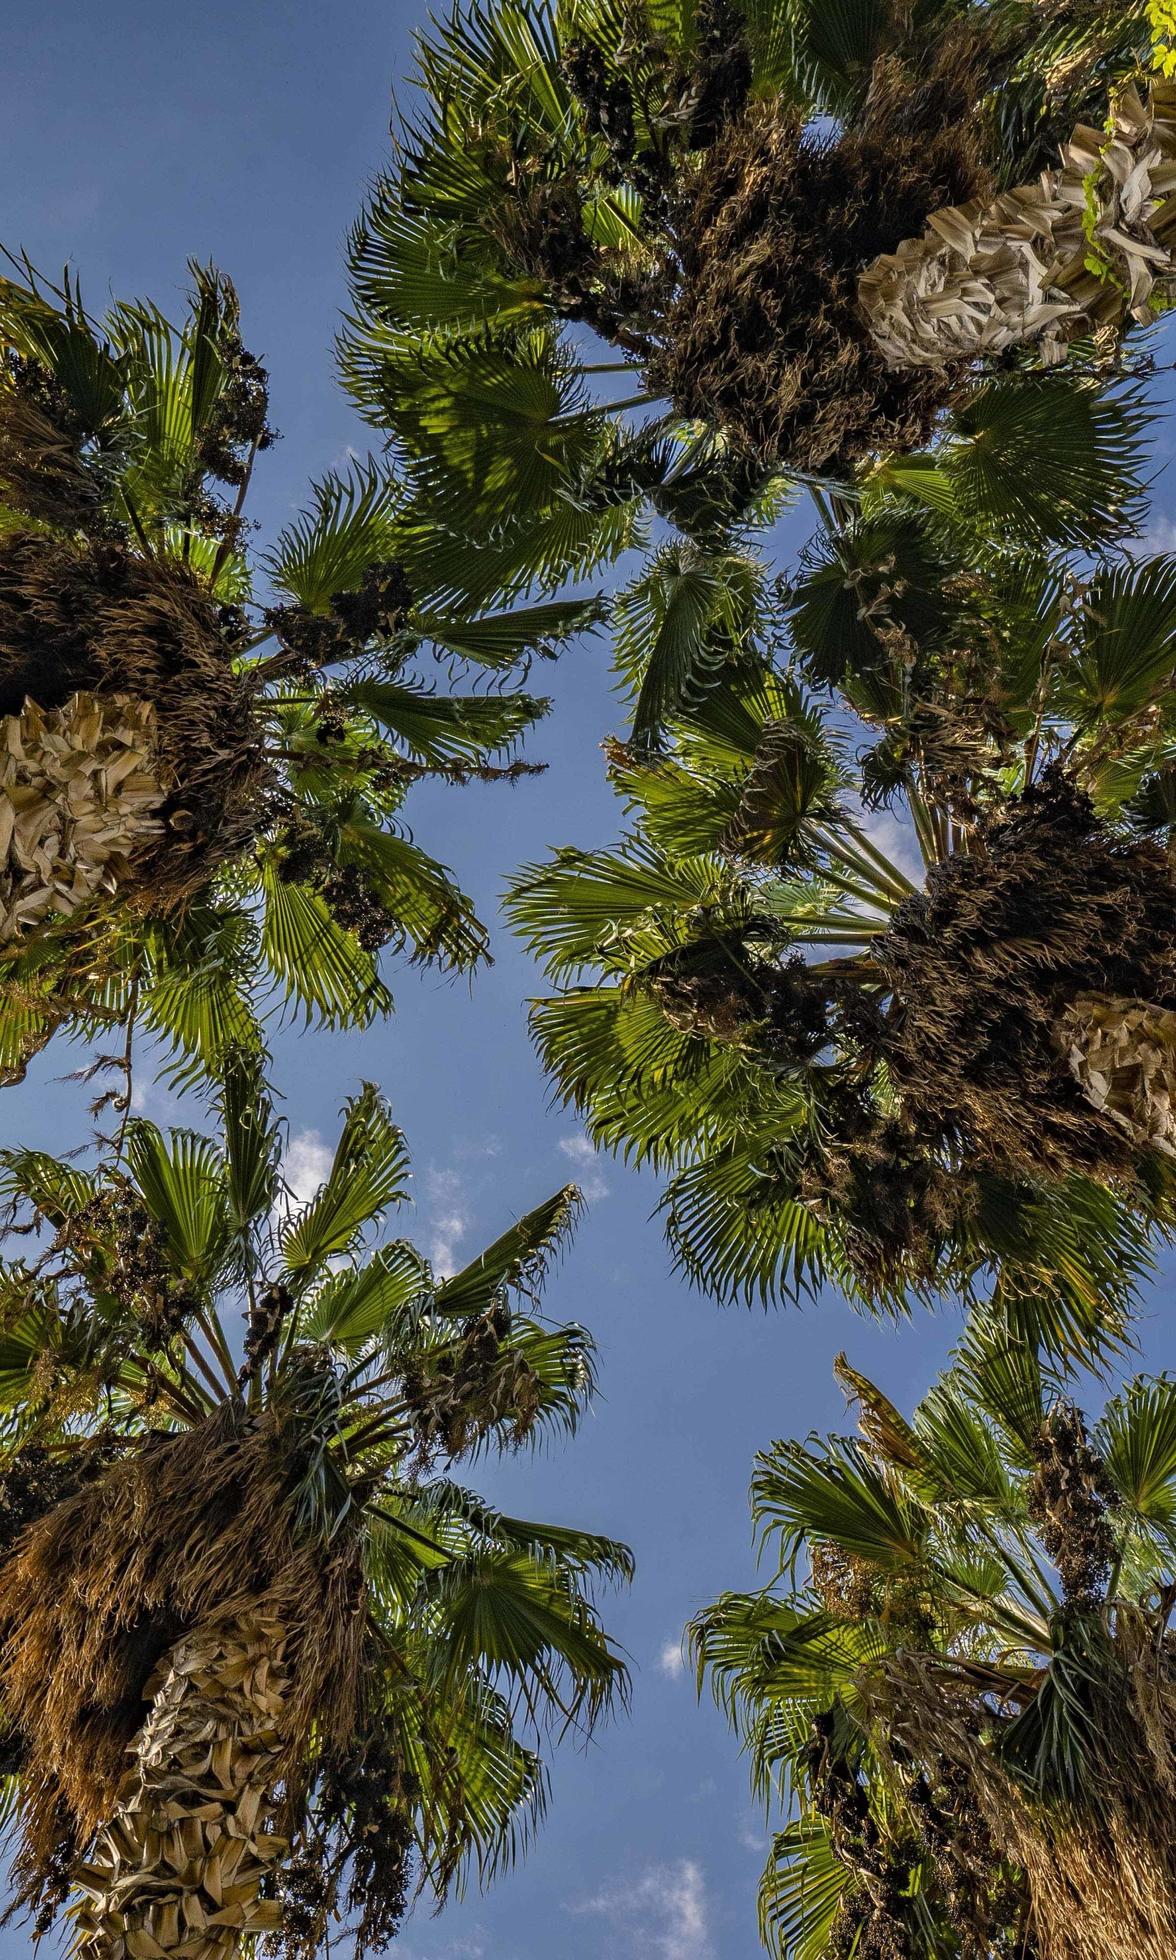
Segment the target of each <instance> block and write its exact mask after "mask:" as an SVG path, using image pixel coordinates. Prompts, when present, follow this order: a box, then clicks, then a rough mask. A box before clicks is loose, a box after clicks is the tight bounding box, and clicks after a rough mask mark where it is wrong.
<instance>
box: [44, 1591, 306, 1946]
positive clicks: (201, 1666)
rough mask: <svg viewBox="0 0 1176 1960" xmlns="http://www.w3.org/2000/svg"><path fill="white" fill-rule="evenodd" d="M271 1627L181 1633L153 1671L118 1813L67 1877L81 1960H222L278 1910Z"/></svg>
mask: <svg viewBox="0 0 1176 1960" xmlns="http://www.w3.org/2000/svg"><path fill="white" fill-rule="evenodd" d="M286 1641H287V1635H286V1631H285V1629H284V1627H283V1626H282V1625H281V1624H280V1622H278V1621H275V1620H269V1619H265V1618H263V1617H262V1616H260V1615H254V1614H250V1615H245V1616H242V1617H240V1618H238V1619H235V1620H230V1621H227V1622H225V1623H223V1624H221V1625H219V1626H216V1627H212V1628H204V1629H201V1630H200V1631H198V1632H196V1633H193V1634H189V1635H187V1636H186V1637H185V1638H184V1639H183V1640H181V1641H180V1642H179V1643H178V1644H177V1645H176V1646H175V1647H174V1648H173V1649H172V1651H171V1653H170V1654H169V1655H168V1656H167V1658H166V1659H165V1660H164V1661H163V1663H162V1664H161V1666H160V1668H159V1669H158V1671H157V1672H156V1674H155V1675H154V1676H153V1679H152V1682H151V1684H150V1690H151V1692H152V1693H153V1697H154V1698H153V1701H152V1706H151V1712H150V1714H149V1715H148V1717H147V1720H146V1721H145V1722H144V1724H143V1727H142V1729H141V1730H140V1732H139V1737H138V1740H137V1742H136V1743H135V1745H134V1764H133V1767H132V1768H131V1769H130V1770H129V1772H128V1773H127V1776H126V1778H125V1780H124V1783H123V1786H122V1788H121V1790H120V1792H119V1799H120V1801H119V1809H118V1812H117V1814H116V1815H115V1816H114V1817H113V1818H112V1819H111V1821H110V1822H109V1823H108V1824H107V1825H105V1826H104V1827H103V1829H102V1830H101V1831H100V1832H99V1834H98V1839H97V1843H96V1845H95V1847H94V1851H93V1853H92V1856H91V1858H90V1860H89V1862H88V1863H87V1864H85V1865H84V1866H82V1867H81V1868H80V1869H79V1870H78V1872H77V1873H76V1875H75V1881H74V1882H75V1885H76V1888H77V1891H78V1892H79V1893H80V1895H81V1898H80V1902H79V1903H78V1904H77V1905H76V1906H75V1908H74V1916H75V1921H76V1927H77V1940H76V1946H75V1949H74V1951H75V1953H76V1954H77V1955H78V1956H81V1960H165V1956H166V1960H172V1956H182V1960H230V1956H232V1955H235V1954H237V1953H238V1952H239V1951H240V1942H241V1941H242V1939H243V1938H245V1937H246V1936H247V1935H250V1934H257V1933H260V1932H264V1931H270V1930H272V1929H273V1928H274V1927H275V1926H276V1925H277V1924H278V1921H279V1917H280V1907H279V1906H278V1904H277V1902H276V1901H274V1900H266V1899H263V1898H262V1889H263V1883H264V1881H265V1879H266V1878H267V1876H268V1875H269V1874H270V1873H271V1872H272V1871H273V1869H274V1867H275V1865H276V1864H277V1863H278V1861H279V1860H280V1859H281V1858H282V1857H283V1856H284V1855H285V1853H286V1850H287V1848H288V1847H287V1843H286V1840H285V1839H284V1838H281V1837H278V1836H276V1835H275V1834H274V1833H273V1831H272V1830H271V1828H270V1826H271V1824H272V1821H273V1790H274V1784H275V1781H276V1778H277V1773H278V1770H277V1765H278V1761H279V1757H280V1754H281V1737H280V1734H279V1730H280V1723H281V1715H282V1709H283V1704H284V1701H285V1696H286V1692H287V1689H288V1685H289V1677H288V1673H287V1670H286V1667H285V1648H286Z"/></svg>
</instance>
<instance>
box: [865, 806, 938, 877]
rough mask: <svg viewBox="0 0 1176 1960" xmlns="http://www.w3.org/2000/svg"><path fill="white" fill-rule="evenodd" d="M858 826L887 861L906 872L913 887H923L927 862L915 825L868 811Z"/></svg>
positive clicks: (883, 811) (886, 813)
mask: <svg viewBox="0 0 1176 1960" xmlns="http://www.w3.org/2000/svg"><path fill="white" fill-rule="evenodd" d="M858 822H859V823H860V824H861V827H862V829H863V830H864V831H865V833H866V836H867V837H868V838H869V840H870V842H871V844H872V845H873V846H874V849H875V850H876V851H881V853H882V855H883V857H886V858H889V859H890V862H891V864H894V865H897V866H898V869H899V870H900V871H902V872H905V874H906V876H907V877H908V878H909V879H910V880H911V882H912V884H916V885H921V884H922V882H923V860H922V858H921V857H920V856H919V844H918V839H917V838H916V836H915V832H914V826H913V825H912V824H909V823H901V822H900V821H899V819H898V818H897V817H894V816H891V814H890V812H889V811H888V810H870V811H867V812H865V813H863V815H862V816H860V817H859V818H858Z"/></svg>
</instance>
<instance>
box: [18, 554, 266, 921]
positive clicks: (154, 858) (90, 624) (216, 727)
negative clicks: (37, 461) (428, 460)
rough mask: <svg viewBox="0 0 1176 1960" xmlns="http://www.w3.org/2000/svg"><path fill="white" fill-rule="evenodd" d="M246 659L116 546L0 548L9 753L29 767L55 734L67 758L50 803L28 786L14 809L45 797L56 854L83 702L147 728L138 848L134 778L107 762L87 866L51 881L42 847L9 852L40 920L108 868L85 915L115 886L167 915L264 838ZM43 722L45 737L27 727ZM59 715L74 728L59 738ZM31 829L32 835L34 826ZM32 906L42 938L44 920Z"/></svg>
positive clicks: (194, 593)
mask: <svg viewBox="0 0 1176 1960" xmlns="http://www.w3.org/2000/svg"><path fill="white" fill-rule="evenodd" d="M234 650H235V649H234V644H233V640H232V636H231V634H229V635H226V631H225V626H224V621H223V619H222V612H221V609H220V608H219V607H218V606H217V605H216V604H215V603H214V602H213V600H212V599H210V597H209V596H208V594H207V592H206V591H205V590H204V588H203V587H202V586H201V584H200V582H199V581H198V580H197V579H196V578H195V577H194V576H193V575H192V574H191V573H189V572H188V571H187V570H186V568H185V567H183V566H182V565H178V564H175V563H171V562H169V563H163V562H160V561H158V560H154V559H148V558H144V557H141V556H139V555H136V554H134V553H132V552H130V551H129V550H127V549H126V547H125V546H123V545H121V544H119V543H118V542H116V541H112V540H109V539H108V540H103V541H97V542H93V541H76V540H75V541H68V542H67V541H64V540H61V539H59V538H55V537H52V536H49V535H47V534H44V533H41V532H34V531H25V532H13V533H10V534H8V535H6V536H4V537H2V538H0V716H4V717H6V718H7V724H6V725H7V736H6V741H7V747H8V749H9V750H10V752H11V755H12V756H13V757H15V758H17V760H19V757H20V756H22V755H24V756H25V757H26V760H27V761H28V763H29V766H30V767H33V766H34V765H36V764H37V762H38V755H39V743H40V738H39V736H38V733H37V731H38V729H41V728H42V726H43V725H44V726H47V727H51V728H52V729H53V730H56V731H57V732H58V733H59V734H60V737H61V739H60V740H59V741H58V742H57V744H56V748H55V749H54V753H57V751H58V750H60V752H61V766H60V768H59V769H58V770H57V775H58V776H61V778H62V780H61V783H60V785H59V786H58V788H57V789H56V790H54V788H53V786H52V785H51V784H49V783H48V779H46V786H45V787H44V789H43V791H42V790H38V789H37V785H36V783H33V782H30V785H28V786H26V788H25V789H22V792H21V796H20V797H19V798H18V799H17V804H18V805H19V806H20V807H21V808H22V809H23V808H24V806H25V805H28V804H29V803H30V795H29V794H27V793H26V789H28V790H30V791H32V792H35V795H34V797H33V801H34V802H35V801H36V797H37V796H39V797H40V799H41V801H42V802H43V803H44V805H45V810H46V821H47V823H48V830H47V832H46V835H47V836H52V837H53V838H58V836H59V832H60V829H61V825H60V823H58V824H56V825H55V824H54V823H53V822H52V821H50V819H52V818H53V816H54V812H55V810H56V807H57V804H58V803H59V802H60V803H62V806H63V810H62V815H63V820H64V818H66V817H68V818H69V820H70V821H71V822H72V814H71V804H70V797H71V795H72V792H70V793H69V794H67V788H66V780H67V778H69V776H70V771H71V769H72V763H71V760H70V758H71V755H72V753H73V751H72V748H71V735H70V730H71V729H72V726H73V723H72V722H70V721H69V720H68V718H69V716H70V715H73V716H74V717H75V719H76V715H77V708H76V703H77V701H78V700H79V699H89V698H90V697H91V696H92V697H93V699H94V701H95V702H96V703H97V704H98V713H99V716H100V721H101V725H102V726H104V725H105V719H108V718H109V713H110V712H112V711H113V710H112V709H108V708H107V707H106V705H105V704H107V703H112V704H113V703H118V702H121V703H124V704H127V706H126V715H131V716H132V719H134V717H135V716H137V717H138V720H137V721H136V724H135V726H136V729H137V730H138V733H137V734H136V735H135V739H134V740H133V741H131V737H130V736H128V737H127V738H126V739H127V741H130V742H131V746H132V747H134V748H135V753H136V757H138V756H139V751H140V749H141V750H142V755H141V758H139V760H138V761H137V762H136V768H137V769H138V775H139V776H141V777H142V786H141V787H142V797H141V798H140V801H143V816H144V823H143V824H142V825H140V826H139V830H141V832H142V834H141V835H140V834H139V831H137V830H136V829H135V828H134V826H131V827H130V828H129V829H128V824H127V822H124V821H123V819H124V818H125V817H127V812H125V811H123V810H122V809H121V807H117V806H118V797H119V796H121V798H122V801H123V802H125V800H126V795H127V793H128V792H127V789H126V788H125V787H124V786H123V779H124V777H125V773H126V772H125V768H123V766H122V764H121V763H120V765H119V769H118V772H116V773H115V774H113V775H112V774H111V762H110V759H109V758H106V757H105V756H104V755H103V757H101V758H97V759H95V758H94V757H93V756H92V766H91V763H87V764H86V768H87V770H88V772H89V773H88V777H87V781H88V782H89V784H90V789H91V791H92V794H91V796H90V801H91V803H92V805H93V810H92V814H91V815H90V816H88V817H87V818H86V821H85V823H84V824H83V825H82V826H81V830H80V833H79V840H78V847H77V850H76V851H74V850H73V848H72V846H71V848H70V849H69V850H67V851H66V852H65V857H64V858H63V860H62V862H61V864H60V866H56V867H55V865H54V864H49V863H48V862H47V863H46V864H45V865H44V866H39V861H34V860H35V857H36V853H35V849H34V845H33V844H29V845H28V846H27V848H26V847H24V846H22V845H21V843H20V840H17V843H16V845H13V843H12V840H11V839H9V840H6V850H8V851H9V853H10V859H11V873H10V875H12V876H15V877H17V878H18V880H19V881H21V882H22V886H23V884H27V883H28V877H29V875H33V882H34V884H35V885H36V887H37V890H38V891H41V890H44V892H45V893H47V894H48V895H47V896H46V897H45V904H44V906H43V907H42V912H44V911H46V910H52V911H53V912H57V913H64V912H69V911H70V910H71V909H74V901H73V900H71V897H70V892H69V880H70V873H71V867H72V866H73V863H74V859H75V857H76V858H77V860H78V862H79V863H83V862H84V863H89V861H90V859H91V858H93V859H94V860H95V863H96V865H97V869H96V871H95V873H94V877H93V878H91V879H90V880H89V885H88V886H87V889H86V891H85V892H83V893H80V894H79V895H78V898H77V901H76V902H77V904H78V905H81V904H82V903H84V901H85V899H87V898H88V897H90V896H92V893H91V891H90V889H89V887H90V886H93V888H94V890H98V889H99V888H103V889H105V888H106V887H108V886H110V885H111V884H112V882H113V884H116V885H117V886H118V888H119V891H120V896H122V897H124V898H126V899H128V900H131V901H133V902H137V903H141V904H142V905H144V907H146V908H148V909H151V910H153V911H159V910H160V909H164V908H166V907H168V906H174V905H176V904H178V903H180V902H181V901H182V900H183V899H184V898H185V897H186V896H188V895H190V894H191V893H192V892H193V891H195V890H197V889H199V888H200V887H201V886H202V885H203V884H205V883H206V882H207V879H208V877H209V875H210V872H211V871H212V870H213V869H214V868H215V866H216V864H217V863H219V862H220V861H222V860H223V859H224V858H225V857H227V856H230V855H232V854H233V853H234V852H235V851H237V850H239V849H240V848H241V847H242V845H243V844H244V843H246V842H247V841H249V840H250V839H251V838H252V836H253V835H254V834H255V833H256V830H257V828H258V825H259V823H260V821H261V819H262V814H263V808H264V803H265V796H266V790H267V786H268V774H267V766H266V764H265V762H264V759H263V757H262V753H261V732H260V726H259V723H258V720H257V716H256V710H255V707H254V690H253V688H252V685H251V684H250V682H249V681H248V680H246V679H243V678H241V677H239V676H238V675H236V674H235V673H234V672H233V668H232V656H233V653H234ZM26 703H35V707H33V706H26ZM37 715H40V717H41V720H38V721H36V726H35V727H34V726H33V724H32V723H31V722H29V717H30V716H32V717H34V719H35V718H36V716H37ZM55 715H56V716H58V717H61V716H64V717H66V721H63V722H62V723H61V727H60V730H58V729H57V723H56V722H53V721H52V717H53V716H55ZM126 715H124V719H125V718H126ZM46 717H48V718H49V720H48V721H47V722H46V720H45V718H46ZM26 723H27V724H28V725H27V727H26ZM67 723H68V726H67ZM140 723H141V724H142V726H141V728H140V727H139V724H140ZM88 725H89V724H88V723H87V726H88ZM100 734H101V728H100V729H99V735H100ZM103 739H105V738H103ZM112 739H113V738H112ZM122 739H123V738H122V737H121V736H120V737H118V740H119V741H122ZM95 741H96V742H97V741H98V736H96V737H95ZM14 743H15V744H16V747H15V748H14V746H13V745H14ZM123 746H126V743H125V742H124V743H123ZM40 747H45V744H44V743H40ZM91 747H92V745H91ZM88 752H89V751H88ZM99 760H100V761H101V767H100V768H99V767H98V762H99ZM10 766H16V764H15V763H11V764H10ZM80 766H81V765H80V764H79V767H80ZM95 770H97V772H98V773H97V774H95V773H94V772H95ZM63 771H64V775H63V773H62V772H63ZM42 773H44V772H42ZM137 780H138V778H136V781H137ZM116 791H117V792H118V795H115V794H114V793H115V792H116ZM112 796H114V803H113V804H112V806H111V809H110V811H108V813H107V818H106V819H103V816H102V812H103V810H104V809H105V808H106V805H107V803H109V802H110V800H111V797H112ZM144 799H145V801H144ZM14 807H15V806H14ZM135 807H136V809H137V808H138V804H136V806H135ZM25 816H26V818H27V820H28V821H29V822H32V821H33V818H32V817H29V816H28V812H27V811H25ZM34 816H35V810H34ZM128 821H129V819H128ZM26 827H27V826H26ZM37 835H38V836H39V835H40V832H38V833H37ZM90 839H92V840H93V848H92V849H91V847H90V843H89V842H88V840H90ZM99 846H101V847H102V848H99ZM13 849H15V851H16V856H15V858H11V851H12V850H13ZM83 882H84V883H85V882H86V881H85V880H83ZM59 888H60V889H59ZM35 896H36V894H35V893H34V894H33V897H32V898H31V899H30V903H31V904H32V905H33V911H32V914H31V915H30V916H31V917H32V918H33V919H34V922H35V920H36V918H38V917H39V916H41V915H40V914H38V913H37V911H36V904H35V902H34V901H35Z"/></svg>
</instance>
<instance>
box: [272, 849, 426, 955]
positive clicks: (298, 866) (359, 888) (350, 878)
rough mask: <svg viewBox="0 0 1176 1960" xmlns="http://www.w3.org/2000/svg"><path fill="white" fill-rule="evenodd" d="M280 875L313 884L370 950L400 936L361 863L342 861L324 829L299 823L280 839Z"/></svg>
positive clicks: (342, 922)
mask: <svg viewBox="0 0 1176 1960" xmlns="http://www.w3.org/2000/svg"><path fill="white" fill-rule="evenodd" d="M278 848H279V852H280V855H279V858H278V866H277V870H278V877H279V878H280V879H281V881H282V883H283V884H285V885H308V886H309V887H310V889H311V890H312V891H315V892H317V893H318V895H319V897H320V898H321V899H322V901H323V903H324V905H325V906H326V907H327V909H328V911H329V912H330V914H331V917H332V918H333V919H335V920H336V922H337V923H338V924H339V925H341V926H342V927H343V929H344V931H346V932H350V933H353V934H354V936H355V938H356V939H357V940H358V941H359V944H360V945H361V946H362V947H363V949H364V951H365V952H368V953H375V952H378V951H379V950H380V948H381V947H382V946H387V945H388V944H389V943H390V942H391V941H392V940H394V939H397V938H398V937H399V933H400V928H399V926H398V924H397V921H396V919H395V917H394V915H393V914H392V913H391V912H390V911H389V910H388V907H387V906H386V905H384V904H383V903H382V901H381V900H380V898H379V897H378V896H377V895H376V893H375V891H374V890H373V888H372V884H371V881H370V880H369V879H368V878H367V877H366V875H365V874H364V872H363V871H362V869H361V868H360V867H359V865H356V864H342V865H341V864H340V863H339V862H338V859H337V858H336V856H335V854H334V853H333V851H332V850H331V848H330V846H329V844H328V842H327V839H326V837H325V835H324V833H323V831H322V830H321V829H320V828H319V827H318V826H316V825H314V824H312V823H309V822H298V821H296V822H295V823H294V824H292V825H291V826H290V828H289V829H288V830H287V831H286V832H285V833H284V834H283V835H282V836H281V838H280V839H279V845H278Z"/></svg>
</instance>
